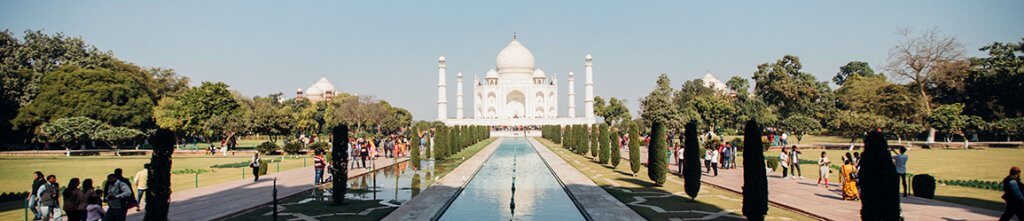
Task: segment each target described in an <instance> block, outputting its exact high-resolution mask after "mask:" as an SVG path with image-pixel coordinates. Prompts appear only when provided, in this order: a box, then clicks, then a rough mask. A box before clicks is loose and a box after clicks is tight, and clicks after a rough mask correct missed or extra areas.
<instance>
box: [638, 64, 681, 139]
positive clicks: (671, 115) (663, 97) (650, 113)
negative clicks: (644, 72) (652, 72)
mask: <svg viewBox="0 0 1024 221" xmlns="http://www.w3.org/2000/svg"><path fill="white" fill-rule="evenodd" d="M674 93H675V89H672V81H671V80H669V79H668V74H665V73H662V74H661V75H660V76H658V82H657V86H655V88H654V90H653V91H651V93H650V94H648V95H647V97H644V98H642V99H640V118H641V119H643V122H644V125H645V126H650V125H651V123H652V122H654V121H659V122H662V124H665V125H664V126H666V127H671V128H678V127H677V126H678V125H679V118H680V113H679V109H678V108H673V107H675V103H674V102H673V101H674V100H673V98H672V96H673V94H674Z"/></svg>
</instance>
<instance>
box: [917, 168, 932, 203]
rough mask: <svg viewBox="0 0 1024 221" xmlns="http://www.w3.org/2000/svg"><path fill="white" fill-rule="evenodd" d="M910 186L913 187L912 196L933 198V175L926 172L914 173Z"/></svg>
mask: <svg viewBox="0 0 1024 221" xmlns="http://www.w3.org/2000/svg"><path fill="white" fill-rule="evenodd" d="M911 187H912V188H913V189H914V196H916V197H921V198H928V199H932V198H935V177H932V176H931V175H928V174H921V175H914V178H913V180H911Z"/></svg>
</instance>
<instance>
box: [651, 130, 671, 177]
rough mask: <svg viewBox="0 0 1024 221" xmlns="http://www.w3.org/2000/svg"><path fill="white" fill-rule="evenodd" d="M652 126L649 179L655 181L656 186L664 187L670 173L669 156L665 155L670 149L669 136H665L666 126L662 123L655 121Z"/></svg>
mask: <svg viewBox="0 0 1024 221" xmlns="http://www.w3.org/2000/svg"><path fill="white" fill-rule="evenodd" d="M652 125H653V127H652V128H651V146H650V147H648V148H647V177H648V178H651V181H654V185H657V186H662V185H664V184H665V180H666V178H667V176H666V174H667V173H668V171H667V170H668V162H667V161H668V159H667V158H668V156H666V154H667V153H665V150H667V149H668V143H666V142H667V141H666V138H667V136H668V135H667V134H665V126H664V125H663V124H662V123H661V121H658V120H655V121H653V122H652Z"/></svg>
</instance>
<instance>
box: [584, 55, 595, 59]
mask: <svg viewBox="0 0 1024 221" xmlns="http://www.w3.org/2000/svg"><path fill="white" fill-rule="evenodd" d="M586 59H587V60H591V59H594V57H591V56H590V54H587V57H586Z"/></svg>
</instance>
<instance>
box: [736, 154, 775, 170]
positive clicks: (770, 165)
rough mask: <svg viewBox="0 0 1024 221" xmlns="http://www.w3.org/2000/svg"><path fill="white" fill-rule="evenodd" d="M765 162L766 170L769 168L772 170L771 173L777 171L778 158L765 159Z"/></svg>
mask: <svg viewBox="0 0 1024 221" xmlns="http://www.w3.org/2000/svg"><path fill="white" fill-rule="evenodd" d="M744 152H745V151H744ZM765 160H767V166H768V168H771V169H772V171H777V170H778V169H779V161H780V160H779V157H775V156H773V157H768V158H767V159H765Z"/></svg>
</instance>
